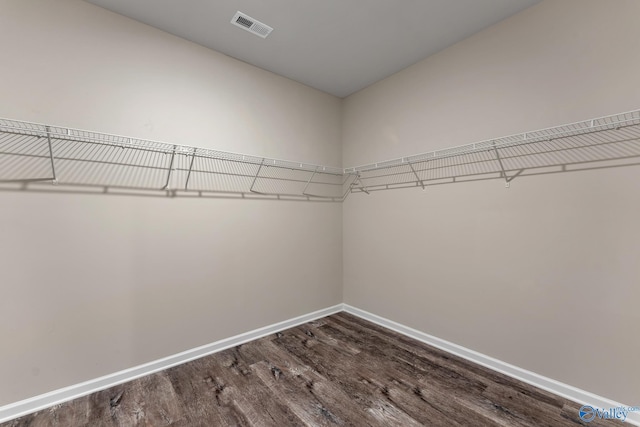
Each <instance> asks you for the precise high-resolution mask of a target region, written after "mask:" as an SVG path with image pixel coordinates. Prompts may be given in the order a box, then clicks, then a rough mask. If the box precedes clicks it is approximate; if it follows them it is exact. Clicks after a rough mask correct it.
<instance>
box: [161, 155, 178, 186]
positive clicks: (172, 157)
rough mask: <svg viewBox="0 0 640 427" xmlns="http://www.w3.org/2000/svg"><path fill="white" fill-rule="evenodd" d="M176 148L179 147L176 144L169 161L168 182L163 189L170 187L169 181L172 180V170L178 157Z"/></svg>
mask: <svg viewBox="0 0 640 427" xmlns="http://www.w3.org/2000/svg"><path fill="white" fill-rule="evenodd" d="M176 148H178V147H177V146H176V145H174V146H173V150H172V151H171V160H170V161H169V172H167V182H166V183H165V184H164V186H163V187H162V188H161V190H166V189H167V188H169V182H171V171H172V170H173V161H174V160H175V158H176Z"/></svg>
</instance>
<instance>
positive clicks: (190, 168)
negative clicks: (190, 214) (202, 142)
mask: <svg viewBox="0 0 640 427" xmlns="http://www.w3.org/2000/svg"><path fill="white" fill-rule="evenodd" d="M196 150H197V148H194V149H193V154H192V155H191V162H189V172H188V173H187V179H186V181H185V182H184V189H185V191H187V187H188V186H189V178H191V170H192V169H193V161H194V160H195V159H196Z"/></svg>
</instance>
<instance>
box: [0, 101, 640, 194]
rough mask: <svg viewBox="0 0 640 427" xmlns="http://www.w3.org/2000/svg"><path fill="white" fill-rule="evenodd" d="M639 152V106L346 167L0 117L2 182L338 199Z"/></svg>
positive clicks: (633, 157)
mask: <svg viewBox="0 0 640 427" xmlns="http://www.w3.org/2000/svg"><path fill="white" fill-rule="evenodd" d="M638 157H640V110H637V111H631V112H627V113H620V114H615V115H611V116H606V117H600V118H597V119H591V120H585V121H582V122H576V123H571V124H566V125H562V126H556V127H552V128H547V129H542V130H537V131H531V132H525V133H521V134H517V135H511V136H507V137H502V138H496V139H491V140H486V141H481V142H476V143H473V144H467V145H463V146H459V147H453V148H447V149H443V150H437V151H432V152H428V153H423V154H417V155H413V156H408V157H402V158H397V159H392V160H388V161H384V162H378V163H372V164H368V165H363V166H358V167H352V168H346V169H340V168H336V167H330V166H321V165H312V164H307V163H300V162H294V161H287V160H277V159H270V158H265V157H257V156H251V155H244V154H236V153H229V152H224V151H217V150H212V149H206V148H197V147H191V146H186V145H176V144H168V143H163V142H156V141H149V140H142V139H136V138H130V137H124V136H118V135H110V134H105V133H99V132H92V131H84V130H77V129H70V128H63V127H58V126H49V125H43V124H36V123H28V122H22V121H17V120H10V119H0V189H6V186H9V189H19V190H25V189H38V190H42V189H43V188H45V187H46V188H48V189H49V190H53V191H74V192H76V191H80V192H85V191H86V192H101V193H112V194H122V192H126V193H127V194H129V192H133V194H147V193H151V194H154V195H163V196H196V197H206V196H213V197H221V196H222V197H241V198H275V199H284V200H305V201H330V202H341V201H343V200H344V199H345V198H346V197H347V196H348V195H349V194H350V193H370V192H372V191H379V190H390V189H394V188H406V187H421V188H423V189H425V188H426V187H427V186H429V185H439V184H448V183H456V182H466V181H475V180H487V179H503V180H504V181H505V185H506V186H507V187H508V186H509V185H510V183H511V182H512V181H513V180H514V179H515V178H517V177H520V176H527V175H539V174H548V173H560V172H569V171H578V170H585V169H599V168H607V167H616V166H630V165H640V162H638ZM52 183H53V184H56V185H51V184H52ZM43 184H47V186H44V185H43Z"/></svg>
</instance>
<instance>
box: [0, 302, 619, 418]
mask: <svg viewBox="0 0 640 427" xmlns="http://www.w3.org/2000/svg"><path fill="white" fill-rule="evenodd" d="M580 406H581V405H579V404H577V403H575V402H572V401H569V400H567V399H564V398H562V397H559V396H556V395H554V394H552V393H549V392H547V391H544V390H540V389H537V388H535V387H532V386H530V385H528V384H526V383H523V382H521V381H518V380H515V379H513V378H510V377H507V376H505V375H502V374H500V373H498V372H495V371H492V370H489V369H487V368H484V367H482V366H479V365H476V364H474V363H472V362H469V361H467V360H465V359H462V358H460V357H457V356H454V355H452V354H449V353H446V352H444V351H441V350H439V349H436V348H434V347H431V346H429V345H427V344H424V343H422V342H418V341H416V340H413V339H411V338H409V337H406V336H404V335H401V334H398V333H396V332H394V331H391V330H388V329H386V328H383V327H381V326H378V325H375V324H372V323H370V322H368V321H366V320H363V319H360V318H358V317H355V316H353V315H350V314H347V313H338V314H335V315H332V316H329V317H326V318H323V319H319V320H316V321H313V322H309V323H307V324H304V325H300V326H298V327H295V328H291V329H288V330H284V331H281V332H278V333H276V334H272V335H269V336H267V337H264V338H261V339H259V340H255V341H252V342H249V343H246V344H243V345H239V346H236V347H234V348H231V349H228V350H225V351H222V352H219V353H216V354H213V355H210V356H207V357H203V358H201V359H198V360H194V361H192V362H189V363H185V364H183V365H180V366H176V367H173V368H170V369H167V370H166V371H162V372H159V373H156V374H153V375H149V376H146V377H143V378H139V379H136V380H133V381H131V382H129V383H126V384H121V385H118V386H115V387H112V388H109V389H107V390H103V391H100V392H97V393H94V394H91V395H89V396H85V397H82V398H79V399H76V400H73V401H70V402H67V403H64V404H62V405H56V406H54V407H52V408H48V409H45V410H42V411H39V412H37V413H34V414H30V415H27V416H24V417H21V418H18V419H16V420H12V421H9V422H7V423H4V424H0V427H59V426H65V427H73V426H91V427H94V426H97V427H116V426H173V427H186V426H265V427H268V426H278V427H281V426H335V425H341V426H419V425H428V426H474V427H495V426H516V427H529V426H553V427H562V426H573V427H575V426H579V425H589V426H590V427H591V426H594V427H605V426H613V425H617V424H615V423H616V421H613V420H600V419H596V420H593V421H592V422H591V423H589V424H587V423H584V422H582V421H581V420H580V419H579V415H578V410H579V408H580Z"/></svg>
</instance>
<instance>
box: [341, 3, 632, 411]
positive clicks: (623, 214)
mask: <svg viewBox="0 0 640 427" xmlns="http://www.w3.org/2000/svg"><path fill="white" fill-rule="evenodd" d="M638 16H640V2H638V1H636V0H626V1H623V0H615V1H606V2H605V1H600V0H588V1H587V0H546V1H544V2H542V3H541V4H539V5H537V6H534V7H533V8H531V9H528V10H526V11H524V12H523V13H520V14H518V15H516V16H514V17H512V18H510V19H508V20H506V21H503V22H501V23H499V24H497V25H495V26H493V27H491V28H489V29H487V30H485V31H483V32H481V33H479V34H477V35H475V36H473V37H471V38H469V39H467V40H465V41H463V42H461V43H459V44H457V45H455V46H453V47H451V48H449V49H446V50H445V51H442V52H441V53H439V54H437V55H435V56H433V57H430V58H428V59H426V60H424V61H422V62H420V63H418V64H416V65H414V66H412V67H410V68H408V69H406V70H404V71H402V72H400V73H398V74H396V75H394V76H392V77H390V78H387V79H386V80H384V81H382V82H379V83H377V84H375V85H373V86H371V87H369V88H367V89H365V90H363V91H361V92H359V93H357V94H355V95H352V96H350V97H349V98H347V99H346V100H345V101H344V104H343V162H344V164H345V165H347V166H351V165H355V164H364V163H369V162H372V161H380V160H384V159H389V158H395V157H400V156H405V155H410V154H415V153H419V152H424V151H429V150H433V149H438V148H444V147H449V146H454V145H459V144H463V143H470V142H474V141H479V140H483V139H487V138H492V137H499V136H504V135H509V134H512V133H517V132H523V131H527V130H534V129H538V128H542V127H548V126H553V125H559V124H563V123H566V122H571V121H576V120H583V119H588V118H592V117H597V116H601V115H606V114H613V113H617V112H622V111H628V110H633V109H637V108H639V107H640V86H639V85H637V84H635V83H634V81H636V80H637V77H638V75H640V56H639V55H638V52H640V26H638V20H637V17H638ZM639 183H640V170H638V169H637V167H632V168H618V169H608V170H600V171H589V172H578V173H566V174H561V175H547V176H543V177H527V178H521V179H516V180H515V181H513V183H512V187H511V188H510V189H508V190H507V189H505V187H504V182H502V181H485V182H475V183H464V184H455V185H453V184H451V185H442V186H434V187H429V188H428V189H427V190H426V192H424V193H423V192H422V191H421V189H406V190H395V191H381V192H376V193H372V194H371V195H370V196H367V195H365V194H354V195H351V196H350V197H349V198H348V199H347V201H346V202H345V204H344V205H343V227H344V298H345V302H346V303H348V304H352V305H354V306H356V307H359V308H362V309H365V310H368V311H371V312H373V313H376V314H379V315H381V316H384V317H387V318H390V319H392V320H395V321H398V322H401V323H404V324H406V325H409V326H412V327H414V328H417V329H419V330H421V331H424V332H427V333H429V334H432V335H435V336H437V337H440V338H443V339H446V340H449V341H452V342H454V343H457V344H460V345H463V346H465V347H468V348H471V349H474V350H477V351H480V352H482V353H485V354H488V355H490V356H494V357H496V358H498V359H501V360H504V361H507V362H510V363H512V364H514V365H517V366H520V367H522V368H525V369H529V370H531V371H534V372H537V373H539V374H542V375H545V376H548V377H551V378H554V379H557V380H560V381H562V382H565V383H568V384H571V385H574V386H577V387H580V388H582V389H585V390H588V391H591V392H594V393H597V394H600V395H602V396H605V397H609V398H612V399H616V400H618V401H622V402H626V403H628V404H634V405H635V404H637V402H640V388H639V387H638V385H639V384H640V369H638V360H640V340H639V339H638V325H640V311H639V310H638V302H639V301H640V287H639V284H640V263H639V262H638V260H639V259H640V244H639V242H640V227H639V226H638V218H639V217H640V184H639Z"/></svg>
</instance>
